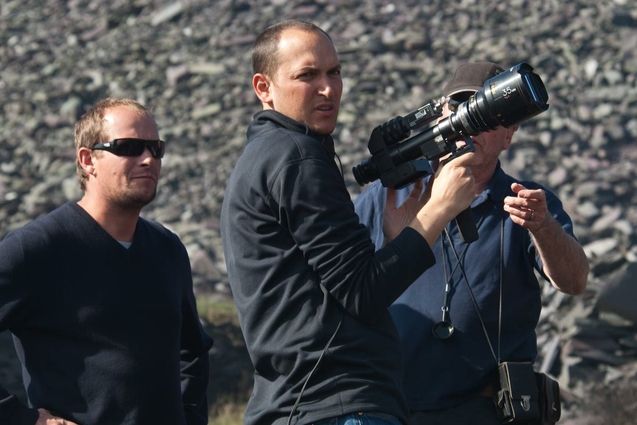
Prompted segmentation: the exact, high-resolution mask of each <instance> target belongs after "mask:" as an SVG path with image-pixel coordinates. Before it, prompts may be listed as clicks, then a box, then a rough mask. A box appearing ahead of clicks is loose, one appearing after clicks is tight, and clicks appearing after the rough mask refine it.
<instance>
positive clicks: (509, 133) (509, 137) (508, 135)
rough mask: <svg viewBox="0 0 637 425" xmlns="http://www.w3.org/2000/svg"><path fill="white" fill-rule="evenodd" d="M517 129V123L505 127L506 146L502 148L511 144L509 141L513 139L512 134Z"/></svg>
mask: <svg viewBox="0 0 637 425" xmlns="http://www.w3.org/2000/svg"><path fill="white" fill-rule="evenodd" d="M517 130H518V125H517V124H516V125H512V126H511V127H506V134H505V137H506V144H505V145H506V146H505V147H504V149H508V148H509V146H511V141H512V140H513V135H514V134H515V132H516V131H517Z"/></svg>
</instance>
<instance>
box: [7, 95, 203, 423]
mask: <svg viewBox="0 0 637 425" xmlns="http://www.w3.org/2000/svg"><path fill="white" fill-rule="evenodd" d="M75 147H76V163H77V171H78V176H79V179H80V185H81V187H82V190H83V192H84V194H83V196H82V198H81V199H80V200H79V202H77V203H75V202H69V203H66V204H64V205H63V206H61V207H60V208H57V209H56V210H54V211H53V212H51V213H49V214H47V215H45V216H42V217H40V218H38V219H36V220H35V221H33V222H32V223H30V224H28V225H26V226H25V227H23V228H21V229H19V230H17V231H15V232H12V233H10V234H9V235H8V236H7V237H6V238H5V239H4V240H3V241H2V242H0V253H1V255H0V329H2V330H9V331H11V333H12V334H13V336H14V341H15V346H16V351H17V353H18V357H19V358H20V361H21V363H22V371H23V379H24V382H25V389H26V393H27V397H28V401H29V407H27V406H24V405H22V404H21V403H20V402H19V401H18V399H17V398H16V397H15V396H13V395H10V394H8V393H7V392H6V391H4V390H3V389H1V388H0V423H2V424H5V423H6V424H17V425H23V424H24V425H33V424H37V425H51V424H70V425H73V424H82V425H91V424H93V425H97V424H131V425H132V424H147V423H148V424H150V423H166V424H179V425H204V424H206V423H207V418H208V415H207V413H208V412H207V402H206V389H207V383H208V350H209V348H210V346H211V344H212V341H211V340H210V338H209V337H208V336H207V335H206V334H205V333H204V331H203V329H202V327H201V325H200V322H199V318H198V315H197V309H196V305H195V298H194V295H193V289H192V278H191V273H190V265H189V260H188V255H187V253H186V250H185V248H184V246H183V245H182V244H181V242H180V241H179V239H178V237H177V236H176V235H175V234H173V233H171V232H170V231H168V230H167V229H166V228H164V227H163V226H161V225H159V224H158V223H154V222H151V221H147V220H145V219H143V218H141V217H140V216H139V214H140V211H141V209H142V208H143V207H144V206H145V205H147V204H148V203H149V202H151V201H152V200H153V199H154V197H155V193H156V190H157V182H158V180H159V173H160V168H161V158H162V156H163V154H164V149H165V143H164V142H163V141H161V140H160V139H159V134H158V130H157V125H156V123H155V120H154V119H153V117H152V115H151V114H150V112H149V111H147V110H146V109H145V108H144V107H143V106H142V105H140V104H139V103H137V102H135V101H133V100H129V99H105V100H103V101H101V102H99V103H97V104H96V105H95V106H93V107H92V108H91V109H90V110H89V111H88V112H86V114H84V115H83V116H82V117H81V118H80V120H79V121H78V123H77V124H76V125H75Z"/></svg>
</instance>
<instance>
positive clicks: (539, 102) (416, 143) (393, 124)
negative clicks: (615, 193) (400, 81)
mask: <svg viewBox="0 0 637 425" xmlns="http://www.w3.org/2000/svg"><path fill="white" fill-rule="evenodd" d="M547 100H548V94H547V92H546V88H545V87H544V83H543V82H542V79H541V78H540V77H539V76H538V75H537V74H536V73H534V72H533V68H532V67H531V66H530V65H529V64H527V63H524V62H522V63H519V64H518V65H515V66H513V67H511V68H509V69H508V70H506V71H503V72H501V73H499V74H497V75H495V76H494V77H491V78H490V79H488V80H487V81H485V82H484V84H483V86H482V87H481V88H480V89H479V90H478V91H477V92H476V93H474V94H473V95H471V97H470V98H469V99H468V100H466V101H465V102H462V103H460V104H459V105H458V107H457V109H456V111H455V112H453V113H451V115H449V116H448V117H446V118H444V119H442V120H440V121H438V122H437V123H436V124H434V125H429V126H427V128H426V129H424V130H422V131H420V132H419V133H418V134H416V135H414V136H412V137H409V136H410V135H411V133H412V132H413V131H415V130H418V129H420V128H422V127H425V125H426V124H428V123H429V124H430V123H431V122H432V121H433V120H434V119H436V118H439V117H440V116H442V107H443V105H444V103H445V101H446V99H445V98H444V97H442V98H439V99H433V100H431V101H429V102H428V103H426V104H425V105H423V106H421V107H420V108H418V109H417V110H415V111H413V112H411V113H409V114H407V115H405V116H398V117H395V118H393V119H391V120H389V121H387V122H385V123H383V124H381V125H379V126H377V127H376V128H374V130H373V131H372V134H371V136H370V139H369V142H368V145H367V147H368V149H369V152H370V153H371V157H370V158H369V159H368V160H366V161H364V162H362V163H360V164H359V165H357V166H355V167H354V168H353V169H352V172H353V174H354V178H355V179H356V182H358V184H359V185H361V186H362V185H364V184H366V183H369V182H372V181H374V180H376V179H380V181H381V183H382V185H383V186H385V187H392V188H400V187H403V186H406V185H407V184H409V183H411V182H413V181H415V180H417V179H418V178H421V177H423V176H425V175H427V174H431V173H432V170H431V167H430V165H429V162H428V161H434V160H438V159H439V158H441V157H444V156H446V155H448V154H449V155H450V156H451V157H458V156H460V155H462V154H464V153H466V152H471V151H473V150H474V146H473V142H472V141H471V138H470V137H469V136H474V135H477V134H480V133H482V132H485V131H489V130H493V129H495V128H496V127H498V126H503V127H509V126H512V125H515V124H518V123H520V122H522V121H524V120H526V119H529V118H531V117H533V116H535V115H538V114H540V113H541V112H544V111H546V110H547V109H548V104H547V103H546V102H547ZM407 137H409V138H407ZM404 139H406V140H404ZM462 139H464V140H465V145H464V146H460V147H458V146H457V143H456V142H457V141H459V140H462ZM402 140H404V141H402ZM401 141H402V142H401ZM399 142H400V143H399ZM470 212H471V211H470V210H466V211H465V212H463V213H461V214H462V215H465V213H470ZM465 216H466V215H465ZM459 218H461V217H460V216H459ZM469 218H470V216H469ZM460 221H462V222H466V219H465V217H462V220H459V226H460V227H461V231H462V227H467V226H463V225H462V224H461V223H460ZM470 225H472V226H473V230H471V229H467V234H465V232H463V237H464V238H465V241H466V242H469V241H470V240H476V239H477V232H476V231H475V224H474V223H473V220H471V222H470ZM471 232H472V233H473V234H472V235H471V234H470V233H471Z"/></svg>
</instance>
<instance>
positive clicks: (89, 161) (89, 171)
mask: <svg viewBox="0 0 637 425" xmlns="http://www.w3.org/2000/svg"><path fill="white" fill-rule="evenodd" d="M77 162H78V164H80V167H82V170H84V173H85V174H86V175H95V164H94V163H93V151H92V150H90V149H89V148H80V149H78V151H77Z"/></svg>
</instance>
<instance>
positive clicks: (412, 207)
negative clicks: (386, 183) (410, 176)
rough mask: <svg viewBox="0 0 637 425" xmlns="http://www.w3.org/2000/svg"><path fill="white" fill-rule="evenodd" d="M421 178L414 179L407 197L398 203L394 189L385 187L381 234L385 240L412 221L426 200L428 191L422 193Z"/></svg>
mask: <svg viewBox="0 0 637 425" xmlns="http://www.w3.org/2000/svg"><path fill="white" fill-rule="evenodd" d="M422 187H423V182H422V179H418V180H416V182H415V183H414V185H413V187H412V188H411V191H410V192H409V197H408V198H407V199H406V200H405V201H404V202H403V203H402V204H401V205H400V206H397V205H396V192H397V190H396V189H392V188H391V187H390V188H387V200H386V202H385V212H384V213H383V234H384V236H385V241H386V242H388V241H390V240H392V239H394V238H395V237H396V236H398V234H399V233H400V232H402V231H403V229H404V228H405V227H406V226H408V225H409V223H411V222H412V220H413V219H414V217H416V214H417V213H418V211H420V209H421V208H422V206H423V205H424V204H425V202H427V198H428V195H429V194H428V193H423V190H422Z"/></svg>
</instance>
